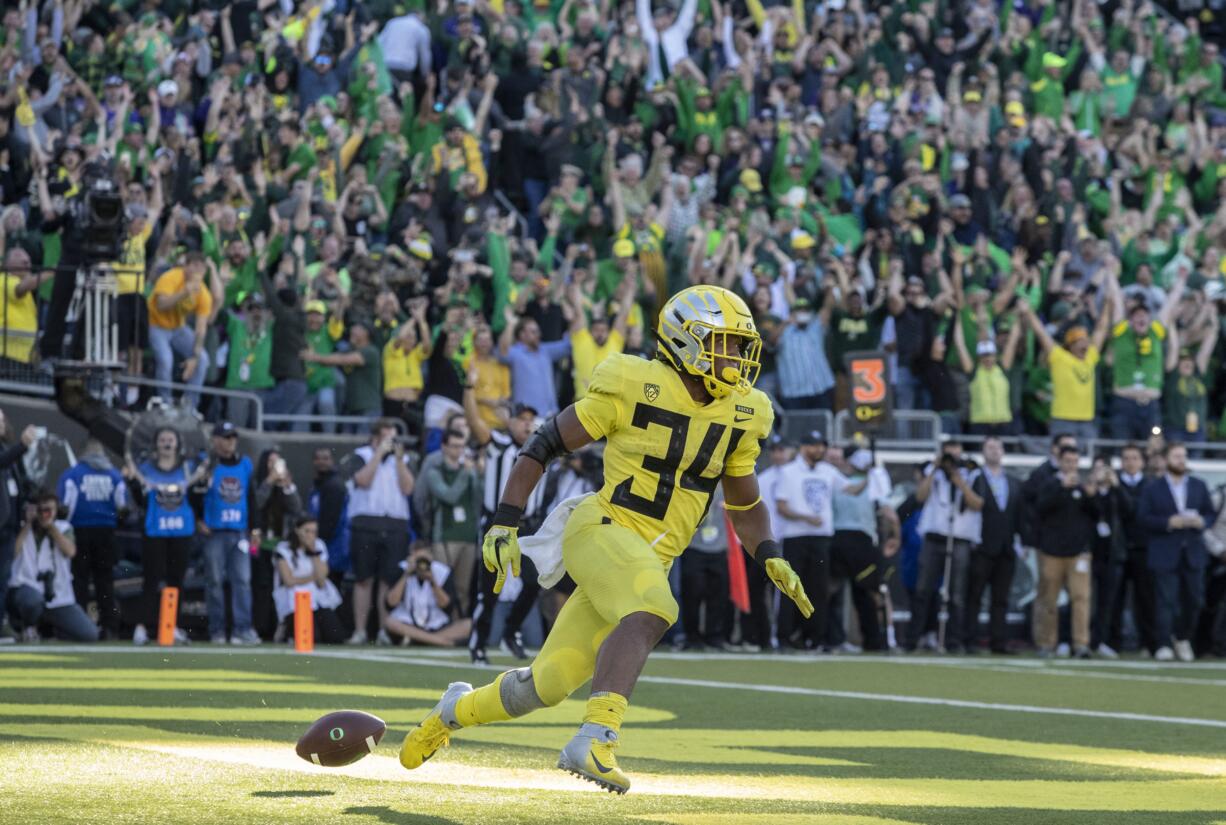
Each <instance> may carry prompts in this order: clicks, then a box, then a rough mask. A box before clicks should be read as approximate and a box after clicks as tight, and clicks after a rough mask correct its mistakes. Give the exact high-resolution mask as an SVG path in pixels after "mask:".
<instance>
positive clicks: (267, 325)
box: [226, 292, 276, 427]
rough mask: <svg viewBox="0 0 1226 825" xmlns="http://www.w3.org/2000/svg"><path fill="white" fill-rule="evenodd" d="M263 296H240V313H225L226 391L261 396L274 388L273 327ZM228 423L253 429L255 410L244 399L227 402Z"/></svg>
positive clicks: (253, 294) (230, 311) (231, 311)
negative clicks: (227, 344) (226, 348)
mask: <svg viewBox="0 0 1226 825" xmlns="http://www.w3.org/2000/svg"><path fill="white" fill-rule="evenodd" d="M274 324H275V321H274V320H273V319H272V318H271V317H270V316H269V313H268V303H267V301H266V300H265V298H264V293H262V292H252V293H249V294H248V295H245V296H243V298H242V301H241V303H240V305H239V309H238V310H237V311H235V310H227V311H226V339H227V341H228V342H229V351H228V354H227V356H226V389H228V390H244V391H247V392H254V393H256V394H263V393H264V392H265V391H266V390H269V389H271V388H272V387H273V386H275V385H276V379H274V378H273V376H272V372H271V368H272V358H273V326H274ZM226 407H227V410H228V413H229V416H230V420H231V421H234V422H235V423H236V424H237V425H239V426H242V427H248V426H252V425H253V423H254V421H253V416H254V415H255V409H254V407H253V405H252V404H251V402H250V401H248V400H247V399H245V398H235V397H231V398H228V399H227V400H226Z"/></svg>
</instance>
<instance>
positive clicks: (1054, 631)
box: [1034, 447, 1098, 659]
mask: <svg viewBox="0 0 1226 825" xmlns="http://www.w3.org/2000/svg"><path fill="white" fill-rule="evenodd" d="M1077 462H1078V454H1077V449H1076V448H1075V447H1062V448H1061V449H1060V463H1059V470H1058V472H1057V473H1056V475H1055V476H1054V477H1052V478H1050V479H1048V480H1047V481H1045V482H1043V486H1042V487H1041V488H1040V489H1039V500H1038V514H1039V517H1040V518H1041V519H1042V520H1043V530H1042V531H1041V532H1042V540H1041V542H1042V543H1041V544H1040V545H1039V592H1038V595H1037V596H1036V597H1035V602H1034V641H1035V645H1036V646H1037V647H1038V648H1039V655H1040V656H1043V657H1050V656H1052V655H1054V654H1055V652H1056V642H1057V640H1058V638H1059V635H1060V624H1059V617H1058V613H1057V608H1056V602H1057V600H1058V599H1059V597H1060V591H1061V590H1067V591H1068V595H1069V602H1070V603H1071V605H1072V636H1073V653H1074V655H1075V656H1076V657H1077V658H1078V659H1088V658H1090V558H1091V557H1090V548H1091V546H1092V544H1093V540H1094V535H1095V528H1094V525H1095V523H1096V522H1097V521H1098V512H1097V508H1096V502H1095V498H1096V496H1095V493H1096V492H1097V490H1096V488H1095V487H1094V486H1093V485H1092V484H1086V485H1084V486H1083V485H1082V483H1081V477H1080V474H1079V473H1078V470H1077Z"/></svg>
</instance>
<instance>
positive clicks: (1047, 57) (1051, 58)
mask: <svg viewBox="0 0 1226 825" xmlns="http://www.w3.org/2000/svg"><path fill="white" fill-rule="evenodd" d="M1067 65H1068V61H1067V60H1065V59H1064V58H1063V57H1061V56H1060V55H1058V54H1056V53H1055V52H1046V53H1045V54H1044V55H1043V68H1044V69H1063V68H1064V67H1065V66H1067Z"/></svg>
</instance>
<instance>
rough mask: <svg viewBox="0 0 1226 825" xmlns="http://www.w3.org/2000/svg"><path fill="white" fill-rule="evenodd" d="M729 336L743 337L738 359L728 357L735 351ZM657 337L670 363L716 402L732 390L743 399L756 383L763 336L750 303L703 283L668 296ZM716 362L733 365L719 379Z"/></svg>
mask: <svg viewBox="0 0 1226 825" xmlns="http://www.w3.org/2000/svg"><path fill="white" fill-rule="evenodd" d="M730 336H732V337H736V338H739V339H741V340H740V355H732V354H727V353H730V352H731V351H732V350H730V349H729V347H728V338H729V337H730ZM656 337H657V338H658V339H659V341H660V352H661V353H662V354H663V355H664V357H665V358H666V359H667V360H668V362H669V363H670V364H672V365H673V366H674V367H676V368H677V369H679V370H684V371H685V372H688V373H689V374H690V375H695V376H699V377H701V378H702V379H703V384H704V385H705V386H706V388H707V392H709V393H711V396H712V397H714V398H724V397H725V396H727V395H728V394H729V393H730V392H732V391H734V390H735V391H736V392H738V393H740V394H742V395H744V394H745V393H747V392H749V389H750V387H752V386H753V383H754V381H756V380H757V379H758V370H759V369H760V368H761V362H760V361H759V358H760V356H761V354H762V336H761V335H759V334H758V329H757V327H755V326H754V322H753V316H752V315H751V314H750V312H749V307H748V306H747V305H746V303H745V302H744V301H742V300H741V299H740V297H739V296H737V295H736V294H735V293H733V292H731V291H730V290H727V289H724V288H723V287H719V286H710V285H709V284H699V285H698V286H692V287H689V288H688V289H683V290H681V291H680V292H678V293H677V294H676V295H674V296H673V297H671V298H669V299H668V301H667V302H666V303H665V304H664V308H663V309H662V310H660V319H659V321H658V322H657V324H656ZM717 358H720V359H724V360H726V361H729V362H731V363H732V364H733V366H725V367H723V368H722V370H721V374H718V375H717V374H716V372H715V360H716V359H717Z"/></svg>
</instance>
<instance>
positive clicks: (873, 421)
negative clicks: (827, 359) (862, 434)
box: [844, 352, 894, 432]
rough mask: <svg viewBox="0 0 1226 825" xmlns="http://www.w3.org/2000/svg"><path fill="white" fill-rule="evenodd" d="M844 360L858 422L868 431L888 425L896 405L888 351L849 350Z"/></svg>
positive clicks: (853, 410) (853, 412)
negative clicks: (891, 384) (887, 356)
mask: <svg viewBox="0 0 1226 825" xmlns="http://www.w3.org/2000/svg"><path fill="white" fill-rule="evenodd" d="M844 363H845V364H846V365H847V374H848V376H850V378H851V414H852V417H853V418H855V420H856V425H857V426H858V427H859V428H860V429H861V430H862V431H866V432H872V431H877V430H881V429H883V428H885V427H886V426H887V425H888V424H889V423H890V412H891V410H892V409H893V406H894V393H893V391H892V390H891V388H890V371H889V362H888V361H887V360H886V354H885V353H884V352H849V353H847V355H846V356H844Z"/></svg>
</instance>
